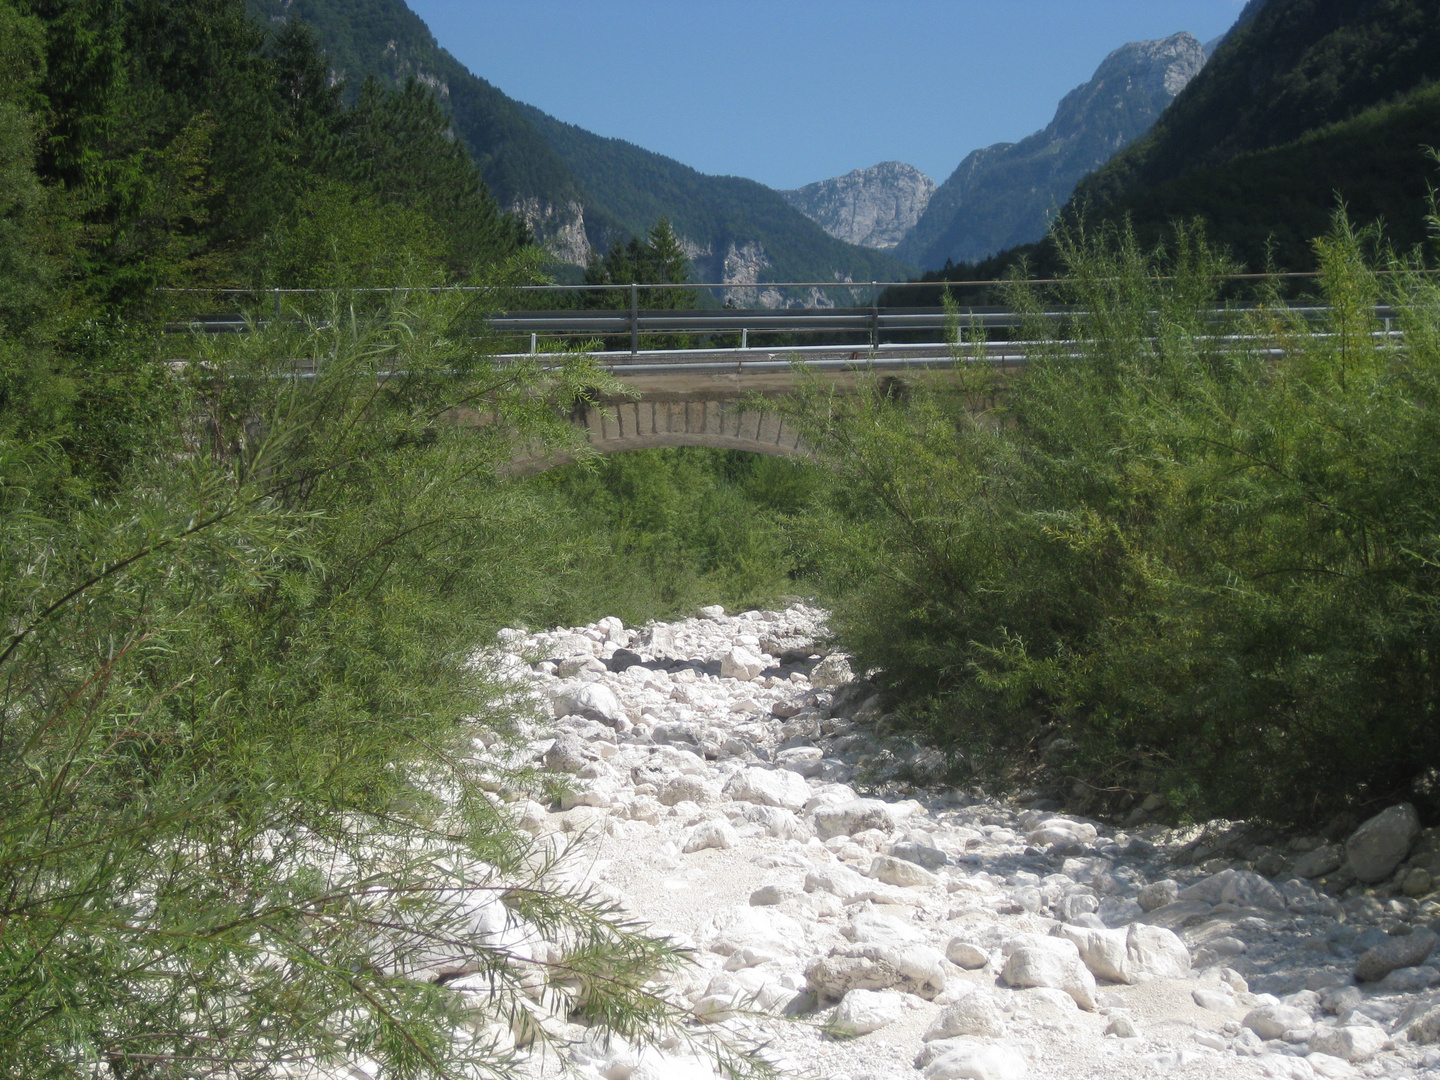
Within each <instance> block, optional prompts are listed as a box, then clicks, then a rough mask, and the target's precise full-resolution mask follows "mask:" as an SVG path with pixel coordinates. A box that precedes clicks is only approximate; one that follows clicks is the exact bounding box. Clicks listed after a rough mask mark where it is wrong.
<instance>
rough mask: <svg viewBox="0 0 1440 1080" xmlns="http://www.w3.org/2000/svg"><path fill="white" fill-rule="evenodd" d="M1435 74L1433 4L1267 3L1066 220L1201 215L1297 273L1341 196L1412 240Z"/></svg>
mask: <svg viewBox="0 0 1440 1080" xmlns="http://www.w3.org/2000/svg"><path fill="white" fill-rule="evenodd" d="M1437 78H1440V5H1436V4H1434V3H1432V2H1429V0H1269V2H1268V3H1265V4H1263V5H1261V6H1259V7H1258V9H1256V10H1254V11H1253V15H1252V17H1251V18H1250V19H1249V21H1248V22H1246V23H1245V24H1244V25H1242V26H1240V27H1239V28H1237V30H1236V31H1235V32H1234V33H1233V34H1232V35H1231V36H1230V37H1229V38H1228V39H1227V40H1226V41H1225V43H1224V44H1223V45H1222V46H1221V47H1220V48H1219V49H1218V50H1217V51H1216V53H1215V56H1214V58H1213V59H1212V60H1211V61H1210V62H1209V63H1208V64H1207V65H1206V66H1205V69H1204V70H1203V71H1202V72H1201V73H1200V74H1199V75H1198V76H1197V77H1196V78H1195V79H1194V80H1193V81H1192V82H1191V83H1190V85H1189V86H1187V87H1186V88H1185V90H1184V91H1183V92H1182V93H1181V94H1180V95H1179V96H1178V97H1177V98H1176V99H1175V101H1174V103H1173V104H1172V105H1171V106H1170V108H1169V109H1167V110H1166V111H1165V113H1164V115H1163V116H1161V118H1160V119H1159V121H1157V122H1156V124H1155V126H1154V127H1153V128H1152V129H1151V130H1150V132H1149V133H1148V134H1147V135H1146V136H1145V137H1144V138H1142V139H1140V140H1137V141H1136V142H1135V143H1134V144H1133V145H1131V146H1130V147H1129V148H1127V149H1126V150H1125V151H1123V152H1122V153H1120V154H1119V155H1117V156H1116V157H1115V158H1114V159H1113V160H1112V161H1110V162H1109V163H1108V164H1107V165H1105V166H1104V167H1103V168H1101V169H1099V170H1098V171H1097V172H1095V173H1094V174H1093V175H1091V176H1089V177H1087V178H1086V179H1085V180H1083V181H1082V182H1081V183H1080V184H1079V185H1078V186H1077V188H1076V190H1075V195H1074V197H1073V200H1072V202H1071V204H1070V205H1069V206H1068V207H1067V211H1066V212H1067V214H1068V215H1069V216H1071V217H1077V216H1080V215H1088V216H1089V217H1091V218H1092V219H1093V218H1095V217H1096V216H1097V215H1103V216H1105V217H1109V218H1112V219H1117V220H1118V219H1119V218H1120V217H1122V216H1128V217H1129V218H1130V219H1131V220H1132V221H1133V222H1134V224H1135V225H1136V227H1137V228H1138V229H1139V230H1140V231H1141V232H1142V234H1145V235H1147V236H1151V235H1158V234H1159V232H1161V231H1163V228H1164V226H1165V223H1166V222H1167V221H1168V220H1170V219H1173V218H1177V217H1186V216H1192V215H1198V216H1200V217H1203V218H1204V219H1205V220H1206V222H1207V226H1208V228H1209V231H1210V233H1211V235H1212V236H1213V237H1215V238H1216V239H1219V240H1221V241H1222V242H1224V243H1225V244H1227V245H1228V246H1229V247H1230V248H1231V249H1232V251H1234V252H1235V254H1237V255H1238V256H1239V257H1241V258H1242V259H1243V261H1245V262H1246V263H1247V264H1249V265H1251V266H1252V267H1258V266H1259V265H1261V264H1262V263H1263V262H1264V261H1265V259H1266V258H1267V257H1270V258H1274V259H1276V260H1277V261H1278V262H1279V263H1280V265H1282V266H1284V267H1285V268H1288V269H1300V268H1304V267H1306V266H1308V265H1309V264H1310V263H1311V262H1312V261H1313V253H1311V252H1310V251H1309V250H1308V242H1307V238H1308V237H1310V236H1313V235H1314V234H1315V233H1316V232H1317V231H1318V226H1319V223H1320V222H1323V220H1324V219H1325V218H1326V217H1327V216H1328V215H1329V214H1331V213H1332V212H1333V211H1334V210H1335V208H1336V206H1337V205H1339V204H1340V203H1342V202H1343V203H1344V204H1345V205H1346V206H1347V207H1348V209H1349V212H1350V213H1351V215H1352V216H1353V217H1354V218H1355V219H1356V220H1357V221H1361V222H1372V221H1383V222H1384V223H1385V225H1386V227H1387V229H1388V230H1389V231H1390V233H1391V235H1392V237H1394V238H1395V239H1396V240H1398V241H1401V242H1405V243H1408V242H1413V241H1416V240H1418V239H1420V237H1421V236H1422V235H1423V232H1422V229H1421V214H1422V212H1423V209H1424V207H1425V205H1426V201H1425V200H1426V193H1427V185H1428V182H1429V180H1430V179H1431V178H1432V177H1433V176H1434V170H1433V165H1432V163H1430V162H1428V161H1427V158H1426V154H1425V151H1424V148H1425V147H1427V146H1434V145H1437V144H1440V98H1437V95H1436V94H1435V93H1434V92H1433V87H1434V84H1435V81H1436V79H1437ZM1267 245H1268V247H1269V252H1270V253H1269V256H1267V253H1266V249H1267Z"/></svg>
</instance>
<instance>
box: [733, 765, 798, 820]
mask: <svg viewBox="0 0 1440 1080" xmlns="http://www.w3.org/2000/svg"><path fill="white" fill-rule="evenodd" d="M725 794H727V795H729V796H730V798H732V799H734V800H736V801H737V802H751V803H758V804H759V805H761V806H778V807H781V808H783V809H785V810H790V811H795V810H800V809H803V808H804V806H805V803H806V801H807V800H808V799H809V798H810V785H809V784H807V783H805V778H804V777H803V776H801V775H800V774H799V773H793V772H791V771H790V770H789V769H761V768H754V767H752V768H748V769H745V770H743V771H742V772H738V773H736V774H735V775H734V776H733V777H731V778H730V782H729V783H728V784H726V785H725Z"/></svg>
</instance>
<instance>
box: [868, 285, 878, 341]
mask: <svg viewBox="0 0 1440 1080" xmlns="http://www.w3.org/2000/svg"><path fill="white" fill-rule="evenodd" d="M870 286H871V288H872V289H875V288H878V287H879V286H877V285H876V284H875V282H873V281H872V282H870ZM879 347H880V294H879V293H878V292H873V291H872V292H871V293H870V348H872V349H878V348H879Z"/></svg>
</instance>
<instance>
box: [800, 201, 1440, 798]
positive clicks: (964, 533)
mask: <svg viewBox="0 0 1440 1080" xmlns="http://www.w3.org/2000/svg"><path fill="white" fill-rule="evenodd" d="M1059 243H1060V245H1061V248H1062V251H1063V255H1064V257H1065V260H1066V265H1067V268H1068V270H1069V274H1070V276H1069V277H1068V278H1067V281H1066V282H1065V284H1064V285H1063V292H1064V298H1065V299H1067V300H1068V301H1069V302H1070V303H1071V304H1072V305H1074V308H1075V310H1077V311H1078V312H1080V314H1077V315H1075V316H1074V317H1073V319H1072V320H1071V322H1070V323H1069V325H1068V326H1066V327H1063V328H1062V332H1061V334H1060V335H1057V333H1056V327H1055V325H1054V324H1053V322H1052V321H1051V320H1050V319H1048V318H1040V317H1038V316H1037V317H1035V318H1034V319H1033V325H1031V326H1030V327H1029V328H1028V329H1027V331H1026V334H1025V336H1026V337H1027V338H1029V339H1030V342H1031V344H1030V345H1029V348H1030V350H1031V357H1032V359H1031V363H1030V364H1029V365H1028V368H1027V370H1026V373H1025V376H1024V378H1023V379H1019V380H1016V381H1015V382H1014V383H1013V384H1012V385H1008V386H1007V387H1006V388H1005V390H1004V393H1003V395H1002V398H1001V407H1000V408H999V410H998V411H997V412H993V413H989V414H983V415H975V414H973V413H972V412H970V411H969V410H968V409H967V407H966V405H967V401H968V402H969V403H970V404H972V405H973V402H974V400H975V399H974V398H973V397H970V398H967V397H966V396H965V395H966V393H969V394H971V395H973V394H974V393H976V392H977V391H979V390H982V389H984V387H983V386H969V387H964V386H962V387H961V388H960V389H959V390H956V389H955V388H953V387H952V388H948V389H947V388H946V387H945V386H943V385H937V386H935V387H932V388H930V389H928V390H927V389H924V388H917V389H916V390H915V392H914V393H912V394H911V395H909V397H908V398H907V399H906V400H904V401H903V402H902V401H900V400H897V399H896V398H895V396H894V395H886V394H883V393H880V392H878V391H877V392H876V393H874V394H871V395H869V396H866V397H862V398H860V399H859V400H858V401H857V402H855V403H854V404H853V405H852V404H848V403H841V402H831V401H830V400H828V399H827V398H826V397H825V396H824V395H821V394H817V395H814V396H812V399H811V401H810V404H809V406H808V408H807V410H806V412H807V415H808V417H809V423H810V426H811V437H812V438H813V439H815V440H816V444H817V445H819V446H821V447H822V448H823V450H824V455H825V458H826V460H827V461H828V462H829V463H830V464H831V466H832V468H833V469H834V470H835V472H836V474H837V476H838V483H837V486H836V493H837V494H836V498H837V500H838V506H839V508H840V510H841V518H840V521H841V524H840V525H839V526H838V527H836V529H835V531H834V533H833V534H832V536H831V537H830V538H829V542H830V543H831V544H832V545H833V546H834V550H836V551H839V552H843V553H844V557H843V558H840V559H839V561H838V562H837V564H836V566H837V568H838V569H837V574H838V577H837V586H836V587H837V589H838V600H837V614H836V628H837V630H838V632H839V633H840V635H841V636H842V638H843V639H844V640H845V641H846V642H848V643H849V644H850V646H851V647H853V648H854V650H855V652H856V653H857V655H858V657H859V662H860V665H862V666H866V667H870V666H874V667H878V668H879V669H881V674H880V676H879V678H880V680H881V682H882V684H883V686H884V688H885V690H886V692H887V693H888V694H889V695H890V696H891V699H892V700H893V701H894V702H895V703H896V704H897V706H898V707H899V708H900V710H901V716H902V717H903V720H904V721H905V722H907V723H909V724H913V725H915V726H917V727H918V728H920V729H922V730H923V731H925V732H926V733H928V734H930V735H932V736H934V737H936V738H938V739H940V740H942V741H943V742H945V743H947V744H948V745H950V746H951V747H952V748H953V749H954V750H955V752H956V753H957V755H958V759H959V761H960V762H962V763H963V765H964V766H965V767H967V768H968V769H970V770H972V771H973V774H978V775H982V776H990V777H996V776H1000V777H1004V778H1006V779H1007V780H1008V781H1009V782H1015V781H1016V779H1017V778H1024V777H1026V776H1027V775H1029V771H1030V770H1031V769H1033V767H1034V766H1035V765H1036V764H1037V763H1038V761H1039V759H1040V757H1041V752H1042V750H1045V749H1046V748H1048V753H1045V755H1044V757H1045V760H1046V761H1048V762H1050V763H1052V764H1054V765H1055V768H1056V771H1057V774H1058V776H1060V777H1062V778H1063V779H1064V780H1065V782H1066V783H1065V793H1066V794H1067V795H1072V796H1073V795H1078V796H1080V797H1079V798H1078V799H1077V801H1078V802H1080V803H1081V805H1089V806H1092V807H1095V806H1100V805H1105V804H1107V803H1108V804H1109V805H1111V806H1114V805H1116V803H1117V802H1120V801H1122V800H1123V799H1124V797H1125V796H1127V795H1128V796H1131V797H1133V796H1135V795H1137V794H1139V793H1142V792H1155V791H1158V792H1161V793H1163V794H1165V795H1166V796H1168V798H1169V799H1170V801H1171V803H1172V805H1173V806H1174V807H1175V808H1176V809H1177V810H1178V811H1181V812H1185V813H1189V814H1194V815H1196V816H1203V815H1209V814H1222V815H1225V816H1249V815H1255V814H1261V815H1268V816H1270V817H1272V818H1274V819H1278V820H1287V821H1297V820H1300V821H1313V820H1314V819H1315V818H1316V817H1319V816H1323V815H1325V814H1326V813H1327V812H1330V811H1334V810H1336V809H1343V808H1345V807H1347V806H1352V805H1356V804H1361V805H1364V804H1371V803H1375V802H1381V801H1384V800H1393V799H1395V798H1397V797H1406V798H1414V799H1417V800H1419V801H1421V802H1422V803H1424V804H1425V805H1426V806H1427V807H1428V808H1429V812H1431V813H1434V812H1436V811H1437V810H1440V798H1437V792H1436V791H1435V788H1434V782H1433V773H1432V772H1431V770H1432V768H1433V764H1434V762H1435V760H1436V755H1437V753H1440V743H1437V731H1440V728H1437V726H1436V722H1435V718H1436V710H1437V708H1440V683H1437V674H1440V672H1437V669H1436V666H1435V663H1436V660H1435V658H1436V656H1437V652H1436V634H1437V632H1440V623H1437V613H1440V602H1437V596H1440V579H1437V576H1436V567H1437V565H1440V551H1437V548H1436V532H1435V521H1436V515H1437V512H1440V505H1437V502H1436V497H1437V492H1440V454H1437V448H1440V440H1437V417H1440V396H1437V395H1440V337H1437V328H1440V288H1437V285H1436V283H1435V281H1434V279H1433V278H1432V277H1431V276H1429V275H1427V274H1424V273H1421V272H1418V271H1411V270H1410V269H1409V268H1407V266H1405V265H1401V264H1393V265H1392V264H1387V268H1389V269H1392V270H1395V271H1397V273H1395V274H1394V275H1393V276H1391V277H1388V278H1383V279H1382V278H1377V277H1376V276H1375V275H1374V274H1373V273H1372V271H1371V270H1370V269H1369V268H1368V266H1367V265H1366V261H1365V259H1364V258H1363V257H1362V249H1363V248H1364V246H1365V245H1364V244H1363V243H1362V241H1361V239H1359V238H1357V237H1355V236H1354V235H1353V234H1352V233H1350V232H1349V231H1348V230H1345V229H1341V230H1340V231H1339V232H1337V233H1335V234H1334V235H1332V236H1331V237H1330V238H1329V239H1326V240H1323V241H1321V242H1320V243H1318V245H1317V250H1318V255H1319V257H1320V259H1321V262H1322V265H1323V267H1324V279H1323V286H1324V296H1325V299H1326V301H1327V303H1328V304H1329V305H1331V309H1330V311H1329V313H1328V314H1326V315H1325V316H1324V318H1323V319H1322V320H1321V321H1320V323H1319V324H1318V325H1316V324H1307V323H1305V322H1304V321H1303V320H1293V319H1291V318H1289V317H1287V316H1285V315H1284V314H1282V313H1280V312H1279V311H1278V310H1274V311H1272V310H1270V309H1268V308H1262V309H1261V310H1259V311H1254V312H1242V311H1237V312H1236V313H1235V314H1234V315H1233V317H1231V318H1229V319H1222V320H1221V321H1220V322H1218V323H1217V322H1215V321H1213V320H1212V319H1211V318H1210V317H1209V316H1208V315H1207V312H1208V310H1209V309H1211V307H1212V306H1213V305H1214V304H1215V303H1216V302H1217V299H1218V294H1219V289H1220V287H1221V279H1220V275H1221V273H1222V271H1223V270H1225V269H1226V268H1227V267H1226V265H1225V264H1224V263H1223V262H1221V261H1219V260H1217V259H1215V258H1214V257H1213V256H1212V255H1210V254H1208V253H1207V251H1206V250H1205V249H1204V247H1203V246H1201V245H1199V244H1197V243H1196V242H1194V238H1193V236H1191V235H1190V234H1188V233H1182V234H1181V235H1180V237H1179V240H1178V241H1177V242H1176V243H1175V245H1174V246H1173V248H1172V251H1171V253H1170V254H1169V255H1168V256H1166V255H1164V254H1163V253H1156V254H1151V253H1149V252H1147V251H1146V250H1143V249H1141V248H1139V247H1137V246H1136V244H1135V242H1134V240H1133V238H1132V237H1127V236H1125V235H1124V234H1118V235H1117V234H1113V233H1107V234H1106V236H1105V237H1104V238H1103V239H1102V240H1099V241H1089V240H1085V239H1083V238H1080V239H1076V238H1072V237H1068V236H1064V235H1062V236H1061V237H1060V238H1059ZM1010 299H1011V301H1012V302H1013V303H1014V304H1015V305H1017V306H1018V307H1019V308H1020V309H1021V310H1031V311H1038V309H1039V306H1040V305H1039V303H1038V302H1037V301H1036V300H1035V299H1034V298H1033V294H1032V293H1031V291H1030V290H1029V289H1027V288H1025V287H1023V286H1017V287H1016V288H1015V289H1013V290H1012V292H1011V294H1010ZM1382 301H1384V302H1388V303H1392V304H1394V305H1395V306H1396V308H1397V309H1398V311H1399V313H1400V314H1399V316H1398V319H1399V325H1400V326H1402V327H1403V328H1404V331H1405V334H1406V337H1405V339H1404V343H1403V345H1402V346H1400V347H1395V346H1393V345H1392V343H1391V342H1390V341H1389V340H1387V339H1385V338H1377V337H1375V336H1373V335H1374V331H1376V330H1377V328H1378V327H1379V324H1378V322H1377V319H1376V316H1375V314H1374V307H1373V305H1375V304H1376V303H1378V302H1382ZM1312 330H1319V331H1323V333H1322V334H1320V335H1314V334H1312V333H1311V331H1312ZM1227 334H1238V335H1240V336H1239V337H1237V338H1227V337H1226V336H1225V335H1227ZM1057 336H1058V337H1062V338H1064V339H1068V340H1082V341H1085V342H1087V344H1086V345H1085V346H1084V347H1083V348H1081V349H1079V350H1078V351H1077V350H1075V349H1073V348H1072V346H1071V345H1069V344H1065V343H1062V344H1058V345H1054V344H1047V343H1050V342H1054V341H1055V340H1056V338H1057ZM1272 350H1278V351H1279V353H1278V358H1277V357H1275V356H1272Z"/></svg>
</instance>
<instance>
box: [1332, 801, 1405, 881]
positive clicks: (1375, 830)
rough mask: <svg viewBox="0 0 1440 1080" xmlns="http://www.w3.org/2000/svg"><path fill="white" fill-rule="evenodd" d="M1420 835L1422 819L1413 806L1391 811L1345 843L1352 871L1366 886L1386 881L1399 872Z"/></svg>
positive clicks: (1367, 825) (1387, 809) (1368, 822)
mask: <svg viewBox="0 0 1440 1080" xmlns="http://www.w3.org/2000/svg"><path fill="white" fill-rule="evenodd" d="M1419 834H1420V815H1419V814H1417V813H1416V812H1415V807H1413V806H1411V805H1410V804H1409V803H1399V804H1397V805H1395V806H1391V807H1388V808H1386V809H1384V810H1382V811H1380V813H1378V814H1376V815H1375V816H1374V817H1372V818H1371V819H1370V820H1369V821H1367V822H1365V823H1364V824H1363V825H1361V826H1360V827H1359V828H1358V829H1356V830H1355V831H1354V832H1353V833H1351V835H1350V839H1348V840H1346V841H1345V857H1346V859H1348V860H1349V863H1350V869H1351V871H1352V872H1353V873H1354V874H1355V876H1356V877H1357V878H1359V879H1360V880H1361V881H1364V882H1367V883H1369V882H1376V881H1383V880H1385V878H1387V877H1389V876H1390V875H1391V874H1393V873H1394V872H1395V868H1396V867H1397V866H1399V865H1400V863H1401V862H1402V861H1403V860H1404V858H1405V856H1406V855H1407V854H1408V853H1409V851H1410V845H1411V844H1412V843H1413V842H1414V840H1415V837H1416V836H1418V835H1419Z"/></svg>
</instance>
